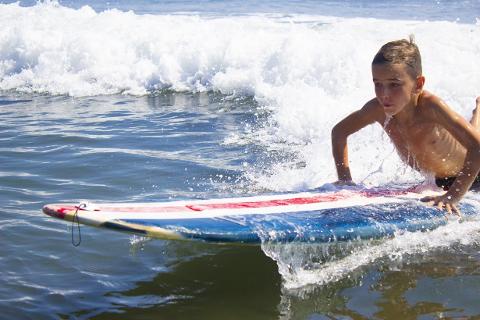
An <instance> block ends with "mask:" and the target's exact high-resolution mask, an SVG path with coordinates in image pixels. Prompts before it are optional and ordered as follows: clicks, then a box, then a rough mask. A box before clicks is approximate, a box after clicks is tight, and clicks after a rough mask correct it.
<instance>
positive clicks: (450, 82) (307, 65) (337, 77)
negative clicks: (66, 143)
mask: <svg viewBox="0 0 480 320" xmlns="http://www.w3.org/2000/svg"><path fill="white" fill-rule="evenodd" d="M409 34H414V35H415V37H416V41H417V43H418V45H419V47H420V49H421V52H422V55H423V62H424V73H425V75H426V78H427V82H426V88H427V89H428V90H430V91H432V92H434V93H437V94H438V95H440V96H441V97H443V98H444V99H445V101H446V102H447V103H449V104H450V105H451V106H452V107H454V108H455V109H456V110H457V111H458V112H459V113H460V114H462V115H463V116H465V117H469V116H470V114H471V109H472V108H473V106H474V99H475V97H476V96H477V95H479V94H480V92H479V88H480V64H478V63H476V62H477V61H478V60H479V57H480V56H479V53H480V23H478V22H477V23H476V24H460V23H455V22H447V21H435V22H429V21H401V20H379V19H369V18H339V17H325V16H307V15H288V16H287V15H278V16H275V15H265V14H264V15H261V14H258V15H248V16H199V15H179V14H175V15H173V14H170V15H152V14H145V15H139V14H135V13H134V12H132V11H128V12H125V11H120V10H117V9H112V10H106V11H102V12H96V11H94V10H93V9H92V8H91V7H89V6H84V7H81V8H79V9H72V8H68V7H64V6H62V5H60V4H58V3H56V2H43V3H38V4H36V5H35V6H32V7H22V6H20V5H19V4H8V5H5V4H0V90H13V91H17V92H25V93H42V94H44V93H46V94H54V95H70V96H74V97H82V96H91V95H105V94H130V95H145V94H149V93H151V92H156V91H158V90H173V91H186V92H205V91H215V92H219V93H221V94H225V95H229V96H232V97H237V96H251V97H254V98H255V100H256V101H257V102H258V105H259V106H260V107H261V108H264V109H266V110H269V111H270V112H271V116H269V118H268V123H267V124H265V125H262V126H261V128H258V129H257V130H255V131H254V132H252V131H250V132H248V133H241V134H246V135H250V138H252V139H256V140H257V141H258V143H259V144H262V145H264V146H265V147H266V148H267V149H268V148H282V147H284V146H286V145H287V146H288V148H289V152H294V153H295V154H296V157H295V159H293V160H292V162H288V161H282V162H280V163H278V164H273V165H271V166H269V168H268V169H265V168H260V169H259V168H253V169H251V171H248V170H247V172H246V175H247V176H248V177H249V179H250V180H251V181H252V182H253V183H254V184H256V185H257V186H258V187H260V188H267V189H270V190H276V191H281V190H296V189H308V188H312V187H316V186H319V185H322V184H324V183H326V182H329V181H332V180H334V179H335V178H336V177H335V174H334V172H335V171H334V168H333V162H332V161H331V157H330V153H331V151H330V130H331V128H332V126H333V125H334V124H335V123H336V122H337V121H338V120H340V119H341V118H343V117H344V116H346V115H347V114H349V113H350V112H352V111H354V110H356V109H358V108H360V107H361V106H362V105H363V104H364V103H365V102H366V101H367V100H369V99H371V98H372V97H373V86H372V80H371V72H370V63H371V59H372V57H373V55H374V54H375V53H376V51H377V50H378V48H379V47H380V46H381V45H382V44H383V43H385V42H387V41H389V40H393V39H399V38H406V37H408V35H409ZM349 142H350V145H351V149H350V155H351V158H352V159H355V161H354V162H353V163H352V165H351V167H352V172H353V175H354V179H355V180H356V181H358V182H363V183H365V184H381V183H385V182H388V181H392V180H396V181H406V180H407V181H408V180H409V179H410V180H412V179H418V175H417V174H416V173H413V172H412V171H411V170H409V169H408V168H406V167H405V166H403V165H402V164H401V161H400V160H399V159H398V156H397V155H396V153H395V152H394V151H393V148H392V147H391V145H390V143H389V141H388V139H387V138H386V137H385V136H383V135H382V133H381V128H379V127H375V126H371V127H368V128H366V129H364V130H363V131H361V132H359V133H358V134H357V135H355V136H352V138H351V139H350V140H349ZM398 168H400V170H399V169H398ZM259 170H260V171H261V173H259Z"/></svg>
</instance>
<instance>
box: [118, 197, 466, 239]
mask: <svg viewBox="0 0 480 320" xmlns="http://www.w3.org/2000/svg"><path fill="white" fill-rule="evenodd" d="M462 212H463V214H464V215H472V214H475V209H474V208H473V206H471V205H463V206H462ZM122 221H125V222H129V223H134V224H141V225H145V226H154V227H160V228H164V229H168V230H172V231H174V232H176V233H178V234H180V235H182V236H183V237H185V238H191V239H202V240H206V241H215V242H250V243H252V242H260V241H261V240H276V241H282V242H283V241H308V242H331V241H335V240H339V241H348V240H353V239H358V238H360V239H373V238H381V237H385V236H391V235H393V234H394V232H396V231H398V230H404V231H411V232H414V231H423V230H431V229H434V228H436V227H438V226H440V225H443V224H445V223H446V219H445V216H444V213H443V212H441V211H439V210H437V209H434V208H429V207H425V206H424V205H421V204H414V205H412V204H411V203H410V204H408V205H405V204H383V205H371V206H364V207H351V208H338V209H326V210H322V211H315V212H312V211H307V212H295V213H282V214H269V215H259V214H253V215H247V216H228V217H222V218H196V219H148V220H141V219H125V220H122Z"/></svg>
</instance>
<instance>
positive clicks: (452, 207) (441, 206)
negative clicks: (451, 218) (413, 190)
mask: <svg viewBox="0 0 480 320" xmlns="http://www.w3.org/2000/svg"><path fill="white" fill-rule="evenodd" d="M420 201H422V202H426V205H428V206H431V207H435V208H437V209H438V210H441V211H446V212H447V213H448V214H455V215H456V216H460V210H459V209H458V207H457V205H456V204H455V203H450V202H446V201H444V200H442V199H438V198H437V197H424V198H422V199H420Z"/></svg>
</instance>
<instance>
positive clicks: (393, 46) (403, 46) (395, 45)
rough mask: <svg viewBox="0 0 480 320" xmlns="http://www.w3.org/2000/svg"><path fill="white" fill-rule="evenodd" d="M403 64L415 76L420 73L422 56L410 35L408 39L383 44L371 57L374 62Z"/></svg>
mask: <svg viewBox="0 0 480 320" xmlns="http://www.w3.org/2000/svg"><path fill="white" fill-rule="evenodd" d="M384 63H390V64H402V63H403V64H405V65H406V66H408V67H409V70H410V71H411V72H410V74H411V75H413V76H414V77H415V78H416V77H419V76H421V75H422V57H421V56H420V50H418V46H417V45H416V44H415V38H414V36H413V35H410V37H409V40H406V39H402V40H395V41H390V42H388V43H386V44H384V45H383V46H382V47H381V48H380V50H379V51H378V52H377V54H376V55H375V57H374V58H373V61H372V65H374V64H384Z"/></svg>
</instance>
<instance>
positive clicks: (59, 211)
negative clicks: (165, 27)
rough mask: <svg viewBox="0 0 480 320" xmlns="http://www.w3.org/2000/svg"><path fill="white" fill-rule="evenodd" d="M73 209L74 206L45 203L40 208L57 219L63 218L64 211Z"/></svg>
mask: <svg viewBox="0 0 480 320" xmlns="http://www.w3.org/2000/svg"><path fill="white" fill-rule="evenodd" d="M70 210H75V206H69V205H67V206H66V205H61V206H60V205H56V204H47V205H44V206H43V208H42V211H43V213H45V214H46V215H49V216H51V217H54V218H57V219H65V212H66V211H70Z"/></svg>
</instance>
